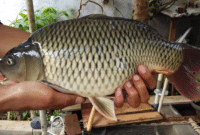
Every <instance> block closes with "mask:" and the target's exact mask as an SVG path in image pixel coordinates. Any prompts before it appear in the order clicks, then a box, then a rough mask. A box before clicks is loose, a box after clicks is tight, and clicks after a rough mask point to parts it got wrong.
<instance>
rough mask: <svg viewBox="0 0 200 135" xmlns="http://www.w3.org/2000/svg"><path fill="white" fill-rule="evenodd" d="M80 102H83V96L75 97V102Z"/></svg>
mask: <svg viewBox="0 0 200 135" xmlns="http://www.w3.org/2000/svg"><path fill="white" fill-rule="evenodd" d="M81 103H83V98H82V97H77V98H76V101H75V104H81Z"/></svg>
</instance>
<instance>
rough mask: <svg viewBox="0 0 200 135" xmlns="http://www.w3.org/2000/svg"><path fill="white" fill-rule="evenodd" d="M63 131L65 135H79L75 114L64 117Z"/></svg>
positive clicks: (79, 129) (78, 124)
mask: <svg viewBox="0 0 200 135" xmlns="http://www.w3.org/2000/svg"><path fill="white" fill-rule="evenodd" d="M65 130H66V132H67V135H77V134H81V127H80V123H79V120H78V116H77V114H71V115H67V116H65Z"/></svg>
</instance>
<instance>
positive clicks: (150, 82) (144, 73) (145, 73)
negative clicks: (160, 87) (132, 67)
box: [138, 65, 156, 89]
mask: <svg viewBox="0 0 200 135" xmlns="http://www.w3.org/2000/svg"><path fill="white" fill-rule="evenodd" d="M138 72H139V75H140V76H141V77H142V79H143V81H144V82H145V84H146V86H147V87H148V88H149V89H153V88H155V87H156V79H155V78H154V76H153V75H152V74H151V73H150V71H149V70H148V69H147V68H146V67H145V66H143V65H140V66H139V67H138Z"/></svg>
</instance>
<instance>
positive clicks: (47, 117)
mask: <svg viewBox="0 0 200 135" xmlns="http://www.w3.org/2000/svg"><path fill="white" fill-rule="evenodd" d="M51 116H60V114H59V110H54V111H53V114H50V113H49V112H47V113H46V119H47V121H49V120H50V118H51ZM61 117H63V116H61Z"/></svg>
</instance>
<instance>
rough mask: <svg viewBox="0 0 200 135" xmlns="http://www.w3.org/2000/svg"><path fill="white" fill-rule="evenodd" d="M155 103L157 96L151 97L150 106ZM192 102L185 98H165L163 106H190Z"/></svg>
mask: <svg viewBox="0 0 200 135" xmlns="http://www.w3.org/2000/svg"><path fill="white" fill-rule="evenodd" d="M154 101H155V96H150V100H149V101H148V102H149V104H151V105H153V104H154ZM190 102H191V101H190V100H189V99H186V98H184V97H183V96H165V97H164V100H163V105H167V104H189V103H190Z"/></svg>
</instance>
